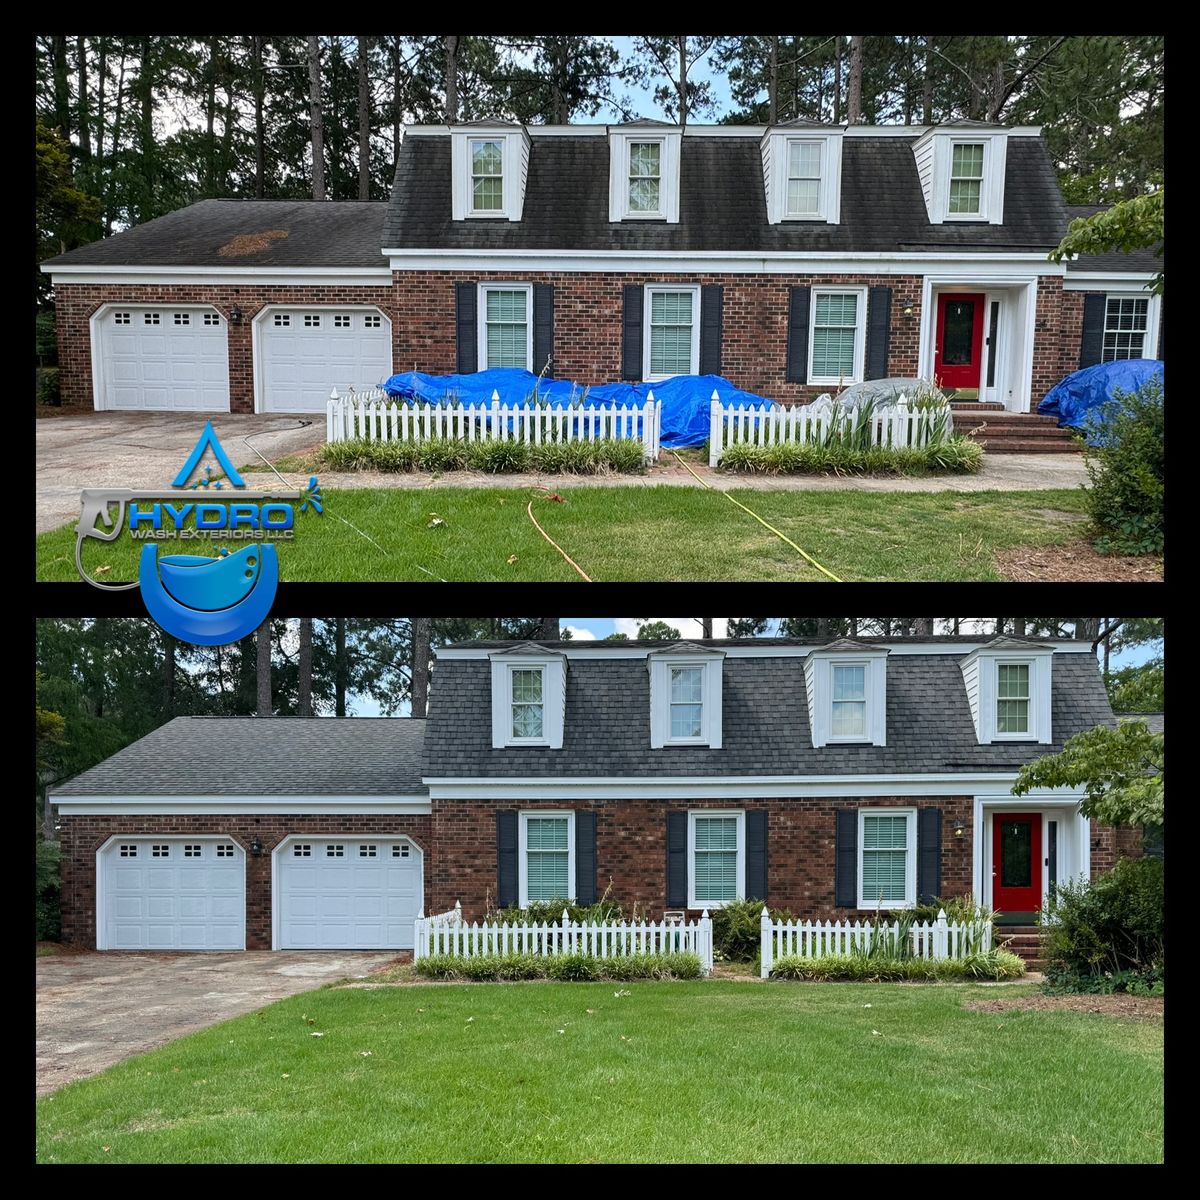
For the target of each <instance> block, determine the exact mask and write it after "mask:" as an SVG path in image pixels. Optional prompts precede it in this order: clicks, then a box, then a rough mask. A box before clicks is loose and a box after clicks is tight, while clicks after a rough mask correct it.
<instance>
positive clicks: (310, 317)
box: [304, 313, 321, 329]
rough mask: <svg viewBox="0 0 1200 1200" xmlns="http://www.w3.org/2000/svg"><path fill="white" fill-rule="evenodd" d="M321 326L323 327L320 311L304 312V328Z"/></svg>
mask: <svg viewBox="0 0 1200 1200" xmlns="http://www.w3.org/2000/svg"><path fill="white" fill-rule="evenodd" d="M320 327H321V315H320V313H305V314H304V328H305V329H319V328H320Z"/></svg>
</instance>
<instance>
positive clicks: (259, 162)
mask: <svg viewBox="0 0 1200 1200" xmlns="http://www.w3.org/2000/svg"><path fill="white" fill-rule="evenodd" d="M265 40H266V39H265V38H263V36H262V35H261V34H257V33H256V34H255V35H254V49H253V57H254V198H255V199H256V200H261V199H263V197H264V196H265V195H266V182H267V133H266V125H267V123H266V116H265V114H264V111H263V110H264V107H265V96H266V91H267V72H266V64H265V62H264V55H263V42H264V41H265Z"/></svg>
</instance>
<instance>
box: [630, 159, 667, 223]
mask: <svg viewBox="0 0 1200 1200" xmlns="http://www.w3.org/2000/svg"><path fill="white" fill-rule="evenodd" d="M662 150H663V145H662V142H630V143H629V213H630V215H631V216H634V215H638V216H653V217H661V216H662V215H663V211H662Z"/></svg>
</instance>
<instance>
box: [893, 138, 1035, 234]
mask: <svg viewBox="0 0 1200 1200" xmlns="http://www.w3.org/2000/svg"><path fill="white" fill-rule="evenodd" d="M1010 133H1011V131H1010V130H1008V129H999V128H996V127H994V126H991V125H983V126H977V127H974V126H971V125H966V124H964V125H938V126H934V127H933V128H932V129H928V130H926V131H925V133H923V134H922V135H921V136H920V137H919V138H917V140H916V141H915V142H914V143H913V159H914V160H915V162H916V167H917V175H918V177H919V178H920V181H921V194H922V195H923V196H924V198H925V208H926V211H927V212H928V213H929V220H930V221H931V222H932V223H933V224H934V225H942V224H947V223H951V222H955V221H975V222H980V221H983V222H986V223H987V224H989V225H1002V224H1003V223H1004V173H1005V167H1006V165H1007V160H1008V139H1009V136H1010ZM956 147H957V148H958V150H957V153H956V149H955V148H956ZM980 157H981V158H982V162H980V161H979V159H980ZM956 163H957V174H956ZM956 179H958V181H959V183H958V186H959V187H960V188H963V189H965V190H968V191H970V192H972V193H973V192H974V191H975V190H976V189H974V188H972V187H970V185H971V183H973V182H975V181H978V185H979V186H978V189H977V190H978V205H977V206H975V205H974V200H973V199H972V201H971V202H970V204H968V203H966V202H965V201H964V200H963V199H962V198H961V197H960V199H959V200H958V202H957V203H953V204H952V202H951V187H952V185H954V183H955V180H956ZM956 210H957V211H956Z"/></svg>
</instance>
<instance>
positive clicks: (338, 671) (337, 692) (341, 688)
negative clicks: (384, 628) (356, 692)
mask: <svg viewBox="0 0 1200 1200" xmlns="http://www.w3.org/2000/svg"><path fill="white" fill-rule="evenodd" d="M349 677H350V664H349V663H348V662H347V661H346V618H345V617H334V619H333V692H334V707H333V712H334V715H335V716H338V717H344V716H345V715H346V690H347V684H348V680H349Z"/></svg>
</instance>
